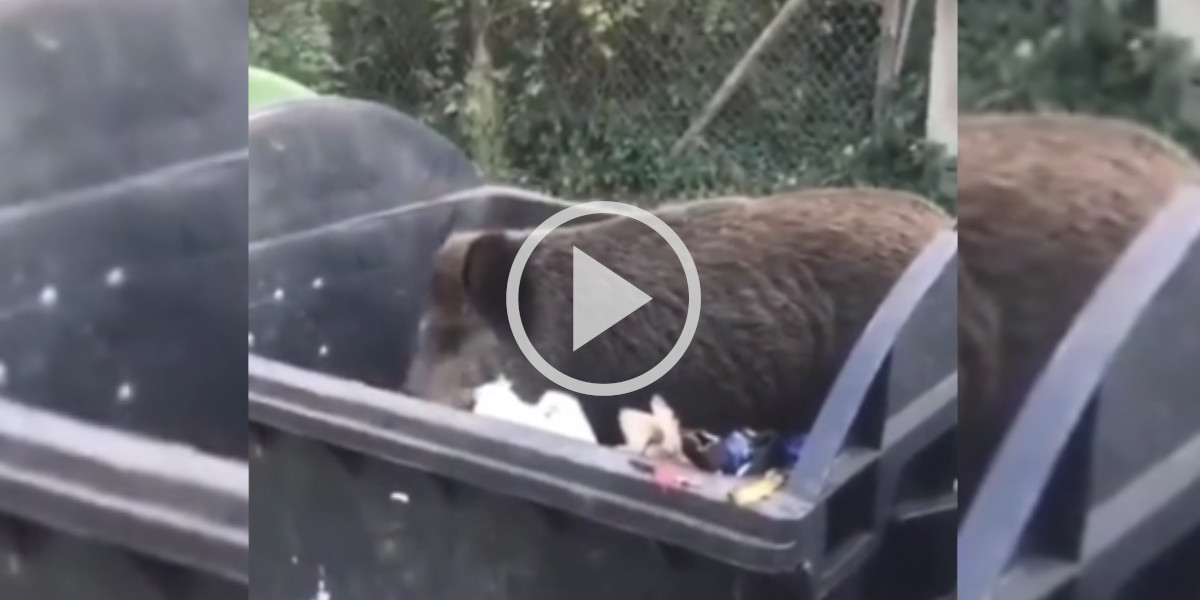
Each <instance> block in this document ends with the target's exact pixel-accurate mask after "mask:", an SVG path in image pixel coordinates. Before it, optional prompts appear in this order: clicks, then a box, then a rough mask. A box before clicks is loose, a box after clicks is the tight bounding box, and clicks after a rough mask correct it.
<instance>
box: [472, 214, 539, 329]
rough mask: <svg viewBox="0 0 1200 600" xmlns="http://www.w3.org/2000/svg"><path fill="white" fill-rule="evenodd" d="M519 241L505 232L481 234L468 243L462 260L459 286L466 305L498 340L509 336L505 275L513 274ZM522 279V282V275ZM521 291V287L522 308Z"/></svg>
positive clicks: (523, 294)
mask: <svg viewBox="0 0 1200 600" xmlns="http://www.w3.org/2000/svg"><path fill="white" fill-rule="evenodd" d="M522 241H523V240H522V239H521V238H518V237H515V236H513V235H511V234H509V233H507V232H504V231H489V232H485V233H481V234H479V235H478V236H477V237H475V238H474V239H473V240H471V242H470V245H469V247H468V248H467V250H466V254H465V255H464V256H463V263H462V282H463V289H464V290H465V292H466V296H467V302H468V303H470V305H471V308H473V309H474V310H475V311H476V312H477V313H479V315H480V316H481V317H483V319H484V321H486V322H487V324H488V326H489V327H491V328H492V330H493V331H495V332H496V333H497V334H500V335H501V337H508V336H510V335H511V334H512V332H511V328H510V327H509V325H508V310H507V306H508V304H507V302H506V301H505V294H506V293H507V291H508V274H509V272H510V271H512V266H513V262H514V261H515V260H516V258H517V250H519V249H520V248H521V243H522ZM521 275H522V279H524V273H522V274H521ZM522 283H524V282H522ZM524 287H525V286H521V288H522V289H521V292H522V293H521V297H522V304H523V303H524V296H525V293H524V291H525V290H524V289H523V288H524ZM522 308H524V307H522Z"/></svg>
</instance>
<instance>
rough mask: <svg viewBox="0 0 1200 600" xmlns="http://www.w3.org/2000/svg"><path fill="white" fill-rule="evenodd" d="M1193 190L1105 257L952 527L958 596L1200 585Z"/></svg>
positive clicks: (1068, 594)
mask: <svg viewBox="0 0 1200 600" xmlns="http://www.w3.org/2000/svg"><path fill="white" fill-rule="evenodd" d="M1198 317H1200V188H1193V189H1190V190H1185V191H1183V192H1181V193H1180V194H1179V195H1178V196H1177V197H1176V198H1175V199H1174V201H1173V202H1171V203H1170V204H1169V205H1168V206H1166V207H1165V208H1164V209H1163V210H1162V212H1161V214H1160V215H1158V217H1157V218H1156V219H1155V220H1153V221H1151V222H1150V223H1149V224H1148V225H1147V227H1146V228H1145V229H1144V230H1143V232H1142V233H1141V234H1140V235H1139V236H1138V237H1137V238H1136V239H1135V240H1134V242H1133V243H1132V244H1131V245H1130V247H1129V248H1128V249H1127V250H1126V252H1125V253H1124V255H1123V256H1122V257H1121V258H1120V260H1119V261H1118V262H1117V263H1116V264H1115V265H1114V266H1113V268H1112V269H1111V271H1110V272H1109V273H1108V275H1107V276H1106V278H1105V280H1104V281H1103V282H1102V283H1101V285H1100V286H1099V287H1098V288H1097V290H1096V292H1095V294H1094V295H1093V297H1092V298H1091V300H1090V301H1089V303H1088V304H1087V305H1086V306H1085V307H1084V309H1083V310H1082V311H1081V312H1080V313H1079V315H1078V316H1077V318H1076V321H1075V323H1074V325H1073V326H1072V328H1071V329H1070V330H1069V331H1068V333H1067V335H1066V336H1064V338H1063V340H1062V341H1061V343H1060V344H1059V347H1058V350H1057V351H1056V353H1055V354H1054V355H1053V357H1052V358H1051V360H1050V361H1049V363H1048V364H1047V366H1046V368H1045V370H1044V371H1043V372H1042V374H1041V376H1040V378H1039V379H1038V381H1037V382H1036V384H1035V385H1034V387H1033V389H1032V390H1031V391H1030V395H1029V398H1028V401H1027V403H1026V405H1025V407H1024V408H1023V410H1022V412H1021V414H1020V416H1019V417H1018V418H1017V420H1016V421H1015V422H1014V424H1013V427H1012V429H1011V430H1010V432H1009V434H1008V436H1007V438H1006V440H1005V442H1004V444H1003V445H1002V446H1001V449H1000V451H999V453H998V455H997V459H996V460H995V462H994V464H993V466H992V468H991V469H990V470H989V473H988V474H987V477H986V479H985V480H984V483H983V485H982V487H981V488H980V492H979V495H978V496H977V499H976V500H975V502H974V503H973V505H972V506H971V507H970V510H969V512H968V513H967V516H966V519H965V520H964V523H963V526H962V531H961V532H960V533H959V536H958V548H959V550H958V552H959V554H958V579H959V582H958V594H959V596H958V597H959V600H982V599H984V598H988V599H995V600H1001V599H1005V600H1008V599H1018V598H1020V599H1028V600H1035V599H1036V600H1050V599H1055V600H1071V599H1078V600H1107V599H1114V600H1141V599H1151V598H1153V599H1155V600H1174V599H1178V600H1184V599H1191V598H1195V597H1196V594H1197V593H1198V590H1200V573H1198V571H1197V566H1198V565H1200V370H1198V369H1197V367H1198V366H1200V318H1198Z"/></svg>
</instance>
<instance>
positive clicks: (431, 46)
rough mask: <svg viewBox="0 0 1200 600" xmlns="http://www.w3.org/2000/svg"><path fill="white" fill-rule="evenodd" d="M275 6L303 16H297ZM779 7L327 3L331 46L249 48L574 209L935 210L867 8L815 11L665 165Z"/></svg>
mask: <svg viewBox="0 0 1200 600" xmlns="http://www.w3.org/2000/svg"><path fill="white" fill-rule="evenodd" d="M255 1H256V2H258V3H260V4H261V3H263V2H266V1H268V0H255ZM271 1H274V2H283V4H282V6H283V7H284V8H289V9H291V10H292V13H291V14H290V15H289V16H290V18H293V19H295V18H297V15H296V14H295V13H297V12H298V9H296V6H297V4H296V3H297V2H298V1H299V0H290V1H291V3H290V4H289V3H288V2H289V0H271ZM782 4H783V0H687V1H682V0H681V1H677V2H648V1H646V0H579V1H577V2H552V1H550V0H406V1H404V2H395V1H394V0H338V1H326V2H318V5H317V9H316V10H315V11H309V13H310V14H311V13H312V12H317V13H319V14H320V16H321V20H322V22H323V24H324V25H325V26H326V28H327V32H328V42H326V40H325V38H324V37H322V36H323V35H324V33H322V32H321V31H320V29H322V28H320V27H316V28H300V29H293V28H288V29H283V30H280V31H279V34H278V37H275V36H264V35H262V32H261V31H260V32H259V34H258V35H259V37H258V41H257V42H253V41H252V46H253V47H255V48H256V53H254V56H255V57H256V60H258V61H260V63H261V64H262V66H264V67H267V68H271V69H274V70H278V71H280V72H282V73H284V74H286V75H289V76H291V77H294V78H295V79H297V80H299V81H301V82H303V83H306V84H309V85H313V86H315V87H317V88H318V89H329V88H330V87H334V88H337V89H339V90H340V91H341V92H342V93H345V94H347V95H351V96H357V97H363V98H368V99H373V100H378V101H382V102H384V103H386V104H390V105H392V106H395V107H397V108H399V109H400V110H403V111H405V112H407V113H409V114H412V115H414V116H417V117H419V118H421V119H422V120H424V121H425V122H427V123H428V124H430V125H431V126H433V127H434V128H435V129H437V130H438V131H440V132H442V133H443V134H445V135H447V136H448V137H450V138H451V139H452V140H454V141H455V142H456V143H458V144H459V145H460V146H462V147H463V148H464V149H466V151H467V153H468V155H470V156H471V158H472V159H473V160H474V161H475V162H476V163H478V164H479V165H480V166H481V168H483V169H484V170H485V171H486V172H488V173H490V174H492V176H493V177H494V178H496V179H499V180H507V181H512V182H517V183H523V184H530V185H535V186H539V187H543V188H545V189H547V190H548V191H551V192H554V193H558V194H561V195H564V196H567V197H610V198H622V199H625V200H627V201H647V202H651V201H655V200H658V199H665V198H677V197H687V196H698V195H704V194H720V193H729V192H735V191H736V192H743V193H759V192H769V191H774V190H779V189H786V188H791V187H797V186H801V185H816V184H845V183H870V184H875V185H887V186H892V187H901V188H908V189H912V190H915V191H917V192H919V193H923V194H925V195H931V196H935V195H937V193H936V190H937V185H936V183H937V181H938V175H937V173H938V168H937V165H939V164H940V163H941V161H942V158H941V155H940V153H939V151H938V150H937V149H934V148H930V147H928V145H927V144H926V143H925V142H923V140H922V138H923V121H924V113H925V108H924V105H925V95H926V89H925V85H926V81H925V79H926V78H925V76H924V71H925V70H927V67H926V68H919V69H912V70H911V72H910V73H909V75H908V76H907V77H905V78H904V80H903V82H902V85H901V87H900V90H899V92H898V93H897V94H896V97H895V101H894V102H893V103H892V105H891V106H890V107H889V110H888V115H887V118H886V119H885V120H884V122H883V123H872V112H873V106H872V105H873V96H874V77H875V57H876V49H877V45H878V17H879V15H878V11H879V6H878V3H877V2H875V1H873V0H815V1H813V2H810V3H809V7H808V8H807V9H806V11H805V12H804V13H803V14H801V15H800V16H798V17H797V18H795V19H793V22H792V23H790V24H789V27H788V29H787V31H786V32H785V34H784V35H783V36H782V37H781V39H778V40H776V41H775V43H773V44H772V49H771V50H770V51H769V52H767V53H766V55H765V56H764V57H763V59H762V61H761V62H760V64H759V65H758V66H757V68H755V69H753V70H752V72H751V73H750V75H749V77H747V79H746V81H745V83H744V85H743V86H742V87H741V88H739V91H738V92H737V93H736V94H735V95H734V96H733V98H732V99H731V100H730V102H729V103H728V105H727V106H726V107H725V108H724V109H723V110H722V111H721V113H720V114H719V115H718V117H717V118H716V119H715V120H714V121H713V123H712V124H711V125H710V126H709V127H708V128H707V129H706V130H705V131H704V132H703V134H702V136H701V137H700V139H699V141H698V143H697V144H695V145H694V146H692V147H690V148H688V149H686V150H684V151H682V152H680V153H678V154H674V153H672V152H671V148H672V146H673V145H674V144H675V143H676V141H677V139H678V138H679V136H680V135H681V133H682V132H683V131H684V130H685V129H686V128H687V126H688V123H689V121H690V119H692V118H693V117H694V116H695V115H696V114H697V112H699V111H700V109H701V108H702V107H703V106H704V104H705V103H706V102H707V101H708V100H709V98H710V96H711V95H712V94H713V92H714V91H715V89H716V88H717V86H718V85H719V84H720V82H721V80H722V79H723V78H724V76H725V75H726V73H727V72H728V71H729V70H730V68H731V67H732V66H733V65H734V63H735V62H736V61H737V60H738V59H739V58H740V57H741V55H742V54H743V53H744V52H745V51H746V49H747V47H749V45H750V43H751V42H752V41H753V40H754V39H755V37H757V36H758V35H759V32H760V31H761V30H762V28H763V27H764V26H765V25H766V23H768V22H769V21H770V19H771V18H772V17H773V16H774V15H775V13H776V12H777V11H778V9H779V8H780V7H781V6H782ZM926 4H928V3H926ZM260 12H262V13H265V14H266V15H268V16H270V17H273V18H277V19H280V18H282V17H280V15H281V14H283V13H282V11H281V9H280V8H279V7H274V8H272V7H267V8H265V9H264V10H263V11H260ZM293 32H299V33H293ZM252 37H253V36H252ZM921 67H925V65H921ZM316 80H320V81H321V83H317V81H316ZM947 202H948V201H947Z"/></svg>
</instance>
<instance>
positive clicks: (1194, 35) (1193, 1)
mask: <svg viewBox="0 0 1200 600" xmlns="http://www.w3.org/2000/svg"><path fill="white" fill-rule="evenodd" d="M1157 13H1158V30H1159V31H1161V32H1163V33H1168V34H1171V35H1173V36H1176V37H1179V38H1183V39H1184V40H1187V41H1188V42H1190V43H1191V46H1192V56H1200V2H1198V1H1197V0H1158V5H1157Z"/></svg>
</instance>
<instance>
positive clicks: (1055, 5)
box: [959, 0, 1200, 155]
mask: <svg viewBox="0 0 1200 600" xmlns="http://www.w3.org/2000/svg"><path fill="white" fill-rule="evenodd" d="M1023 4H1024V3H1021V2H1011V1H1009V0H962V1H961V3H960V8H959V10H960V11H962V12H961V13H960V15H959V21H960V23H965V24H966V26H965V27H960V31H959V74H960V75H959V86H960V87H959V90H960V94H959V103H960V106H961V108H962V109H964V110H985V109H986V110H1029V109H1033V110H1046V109H1055V110H1071V111H1076V112H1086V113H1093V114H1106V115H1114V116H1121V117H1126V118H1130V119H1133V120H1136V121H1139V122H1142V123H1146V124H1148V125H1150V126H1152V127H1154V128H1156V129H1158V130H1159V131H1162V132H1163V133H1165V134H1166V135H1169V136H1172V137H1174V138H1175V139H1177V140H1179V141H1180V142H1181V143H1183V144H1184V145H1186V146H1188V147H1189V148H1190V149H1191V150H1192V151H1193V152H1196V153H1197V154H1198V155H1200V131H1197V129H1196V128H1195V127H1190V126H1189V125H1188V124H1187V123H1185V121H1184V119H1183V117H1182V110H1181V105H1180V102H1181V98H1182V92H1183V86H1184V84H1185V81H1186V73H1187V72H1188V71H1187V69H1188V68H1189V67H1192V68H1194V66H1195V64H1194V59H1189V57H1188V56H1187V54H1186V51H1185V48H1184V46H1183V45H1182V44H1180V43H1179V42H1178V41H1177V40H1172V39H1167V38H1165V37H1163V36H1161V35H1158V34H1157V33H1156V32H1155V31H1154V30H1153V29H1152V28H1150V27H1147V24H1148V23H1149V22H1150V19H1149V18H1148V13H1147V5H1148V4H1149V3H1147V2H1132V3H1125V4H1124V6H1123V8H1122V10H1121V11H1120V12H1112V11H1110V10H1108V9H1106V8H1105V6H1106V5H1105V4H1104V3H1099V2H1096V3H1092V4H1091V5H1088V6H1089V8H1088V10H1083V11H1081V10H1078V9H1075V10H1072V9H1071V4H1070V2H1069V1H1068V0H1056V1H1046V2H1043V3H1040V4H1039V5H1038V7H1037V8H1031V7H1030V6H1023ZM1079 6H1083V5H1082V4H1080V5H1079Z"/></svg>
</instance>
